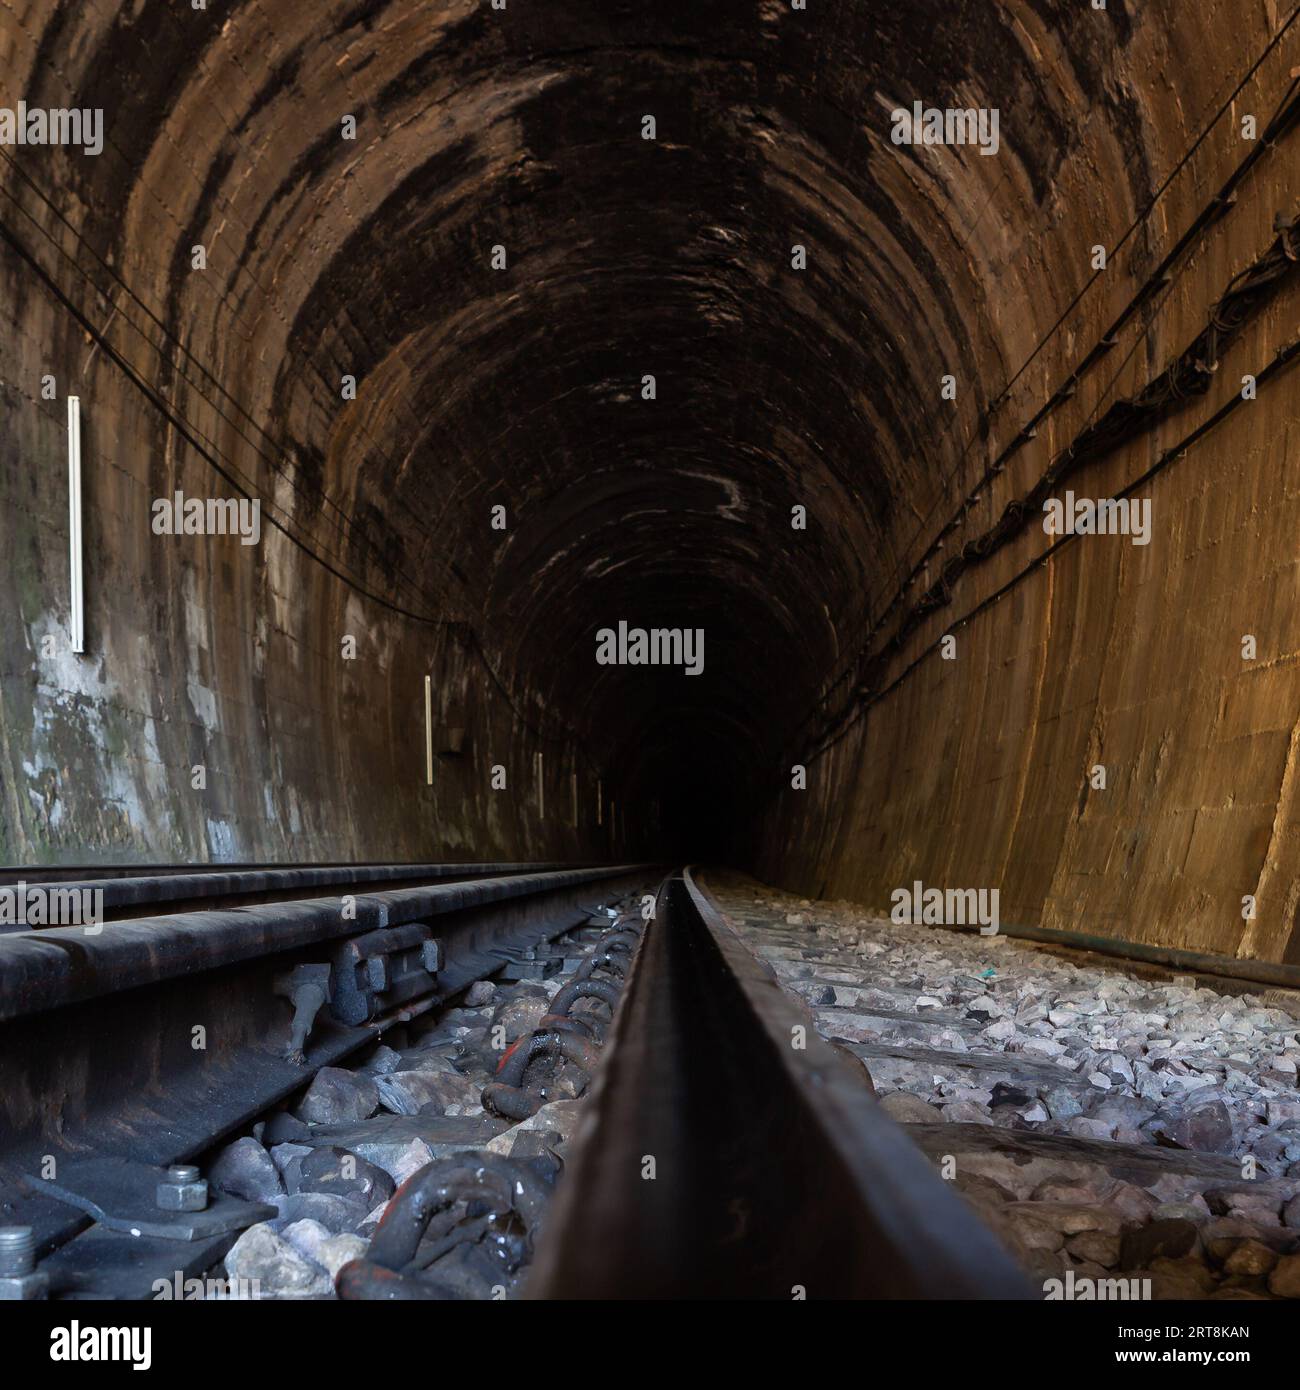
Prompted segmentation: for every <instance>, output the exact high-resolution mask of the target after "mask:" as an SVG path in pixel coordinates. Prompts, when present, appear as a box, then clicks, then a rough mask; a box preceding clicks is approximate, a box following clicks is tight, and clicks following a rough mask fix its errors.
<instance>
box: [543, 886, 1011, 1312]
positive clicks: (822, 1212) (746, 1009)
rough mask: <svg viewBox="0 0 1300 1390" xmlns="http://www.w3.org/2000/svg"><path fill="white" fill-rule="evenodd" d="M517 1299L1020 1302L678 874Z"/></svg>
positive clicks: (1004, 1269)
mask: <svg viewBox="0 0 1300 1390" xmlns="http://www.w3.org/2000/svg"><path fill="white" fill-rule="evenodd" d="M606 1051H607V1053H608V1055H607V1056H606V1058H605V1059H604V1061H603V1063H602V1065H601V1068H600V1071H599V1073H598V1077H597V1082H596V1085H595V1087H594V1089H593V1092H592V1095H591V1098H590V1100H589V1102H588V1107H589V1108H588V1110H587V1113H586V1115H585V1117H584V1120H583V1124H582V1127H581V1129H580V1130H579V1133H578V1136H577V1138H576V1143H575V1147H574V1150H573V1151H572V1153H571V1155H570V1161H569V1170H568V1172H567V1173H566V1174H565V1176H564V1179H563V1181H562V1182H561V1184H560V1189H559V1193H558V1195H557V1197H556V1200H555V1204H554V1207H553V1208H552V1210H551V1211H550V1212H549V1213H548V1217H547V1221H546V1226H545V1230H544V1232H543V1233H542V1235H541V1238H540V1241H539V1246H538V1250H537V1254H536V1258H535V1261H534V1264H533V1272H532V1276H531V1279H530V1282H529V1285H528V1294H529V1296H530V1297H534V1298H722V1297H726V1298H752V1297H767V1298H780V1299H791V1298H799V1297H808V1298H828V1297H830V1298H833V1297H850V1298H967V1299H970V1298H997V1299H1006V1298H1030V1297H1032V1294H1031V1292H1030V1290H1029V1288H1028V1286H1027V1285H1026V1284H1025V1282H1024V1280H1023V1277H1022V1276H1021V1274H1020V1273H1019V1271H1018V1270H1017V1268H1016V1267H1015V1265H1014V1264H1013V1263H1012V1261H1011V1259H1010V1257H1009V1256H1008V1255H1007V1254H1006V1253H1005V1251H1003V1249H1002V1247H1001V1246H1000V1245H999V1244H998V1243H997V1242H996V1240H995V1239H994V1238H993V1236H992V1235H991V1234H990V1233H989V1232H988V1231H987V1230H985V1228H984V1227H983V1226H982V1225H981V1224H980V1223H979V1222H978V1220H977V1219H976V1218H975V1216H974V1215H973V1213H972V1212H971V1211H970V1209H969V1208H968V1207H967V1206H966V1205H965V1203H964V1202H962V1200H961V1199H960V1198H959V1197H958V1196H957V1195H956V1194H955V1193H954V1192H953V1191H952V1189H951V1188H949V1187H948V1185H947V1184H946V1183H944V1182H943V1181H942V1180H941V1179H940V1178H939V1177H938V1176H937V1174H935V1173H934V1171H933V1170H932V1169H931V1167H930V1166H929V1164H928V1163H927V1162H926V1160H925V1159H924V1158H923V1157H922V1155H921V1154H920V1153H919V1152H918V1151H917V1150H916V1149H915V1148H914V1147H913V1146H912V1144H911V1142H910V1141H909V1140H908V1139H907V1138H906V1137H905V1135H904V1133H903V1131H902V1130H901V1129H899V1128H898V1126H896V1125H895V1124H894V1123H893V1122H892V1121H891V1120H890V1119H889V1118H888V1117H887V1116H886V1115H885V1114H884V1112H883V1111H881V1110H880V1109H879V1108H878V1107H877V1105H876V1103H875V1101H874V1100H873V1099H872V1097H871V1095H870V1094H869V1092H868V1090H867V1087H866V1086H865V1085H864V1082H863V1078H862V1076H861V1074H860V1073H855V1072H854V1070H853V1069H852V1067H851V1066H850V1065H849V1064H848V1063H847V1062H846V1061H845V1060H844V1059H843V1058H842V1057H840V1056H838V1055H837V1054H836V1053H835V1051H834V1050H833V1049H832V1048H831V1047H830V1046H829V1045H828V1044H827V1043H825V1042H824V1041H822V1039H820V1038H819V1037H818V1036H817V1035H816V1033H815V1032H814V1031H813V1030H812V1029H811V1027H809V1026H808V1021H807V1019H806V1018H805V1017H804V1016H802V1015H801V1014H800V1013H799V1012H798V1011H797V1010H796V1008H795V1006H794V1005H793V1003H792V1002H791V1001H790V999H789V998H788V996H787V995H786V994H785V993H784V991H783V990H782V989H781V988H780V986H779V985H778V984H777V982H776V981H775V979H773V978H772V977H771V975H770V974H769V973H767V972H766V971H765V969H764V967H763V966H761V965H760V964H759V962H758V961H757V960H755V958H754V957H753V956H752V955H751V954H750V952H749V951H748V950H747V949H746V948H745V947H744V946H743V945H742V944H741V942H740V940H739V939H738V938H737V937H736V935H735V934H734V933H733V932H732V931H731V930H730V928H728V927H727V926H726V924H725V923H724V922H723V920H722V918H721V916H720V915H719V913H718V912H717V910H716V909H715V908H714V906H713V904H712V903H711V902H710V900H709V899H708V897H707V895H706V894H704V893H703V892H701V890H700V888H699V887H698V885H697V884H696V883H695V882H694V880H693V879H692V877H691V875H690V873H689V872H685V873H683V874H682V875H680V876H673V877H671V878H669V879H667V880H666V881H665V883H664V884H663V886H662V888H661V889H660V891H659V894H658V898H657V901H656V909H655V917H654V920H653V921H652V922H651V923H650V925H649V927H648V929H647V931H646V932H645V934H644V936H643V939H642V943H641V945H640V947H639V949H638V952H637V957H636V961H635V965H634V968H633V970H632V973H631V978H630V980H629V982H628V986H627V988H626V990H625V991H624V994H623V999H622V1003H621V1005H620V1008H619V1011H618V1016H617V1018H616V1020H615V1024H614V1028H613V1030H612V1031H611V1035H610V1041H609V1044H608V1045H607V1048H606Z"/></svg>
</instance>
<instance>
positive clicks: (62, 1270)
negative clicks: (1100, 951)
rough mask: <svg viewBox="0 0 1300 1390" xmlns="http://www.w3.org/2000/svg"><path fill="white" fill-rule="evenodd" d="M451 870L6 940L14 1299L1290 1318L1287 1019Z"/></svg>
mask: <svg viewBox="0 0 1300 1390" xmlns="http://www.w3.org/2000/svg"><path fill="white" fill-rule="evenodd" d="M435 867H437V868H438V869H439V871H440V872H439V873H437V874H432V873H431V874H429V876H428V881H425V882H423V883H420V884H418V885H413V884H412V883H411V882H410V879H411V878H412V877H413V876H416V875H418V873H420V872H421V871H422V870H421V869H420V868H418V867H417V866H366V868H367V872H365V873H361V872H360V871H358V870H354V871H353V872H352V874H351V876H350V877H349V876H348V871H347V869H346V867H345V866H313V867H312V868H311V869H302V870H292V871H275V870H266V869H265V868H261V867H259V868H256V869H245V870H240V871H238V872H237V873H236V874H234V875H233V876H231V875H225V874H220V875H216V876H214V882H213V884H212V885H211V886H212V888H213V890H214V891H212V892H211V893H208V894H206V895H205V894H203V893H202V892H200V893H199V894H198V896H199V897H200V898H201V899H202V898H204V897H206V900H207V901H208V902H220V903H222V905H221V906H208V907H204V908H200V909H197V910H196V909H194V908H193V906H192V904H193V902H194V900H195V897H196V892H195V890H196V888H198V889H202V888H204V887H205V885H203V884H201V883H197V882H195V881H194V880H197V879H202V878H206V877H208V876H207V875H195V874H189V875H156V876H151V875H139V876H134V877H136V878H139V879H142V880H145V879H150V878H152V879H153V880H154V883H155V887H154V888H153V889H151V890H150V891H152V892H155V893H157V894H159V895H160V896H159V897H158V898H157V899H155V901H157V902H164V901H170V902H171V903H172V904H174V905H175V906H176V907H177V909H178V910H176V911H173V912H170V913H165V914H162V913H159V914H155V915H151V916H124V917H122V918H120V919H118V920H115V921H110V922H109V923H108V924H107V925H106V926H105V927H104V928H103V929H102V930H100V931H99V932H97V933H95V934H90V933H87V932H86V931H85V930H79V929H78V928H76V927H61V928H52V929H46V930H39V929H30V928H29V929H25V930H23V931H21V932H14V933H10V934H8V935H6V936H4V937H2V938H0V1097H2V1099H0V1104H2V1105H3V1107H4V1112H5V1118H6V1123H5V1128H4V1142H3V1146H2V1148H0V1211H2V1218H0V1224H3V1225H5V1226H6V1227H7V1230H6V1231H4V1232H0V1262H4V1261H8V1262H9V1265H8V1266H6V1267H12V1268H14V1269H19V1268H21V1269H22V1271H24V1272H22V1273H19V1274H17V1275H13V1274H11V1275H9V1276H3V1275H0V1281H2V1280H4V1279H5V1278H8V1280H9V1285H8V1287H10V1288H19V1289H21V1290H24V1291H25V1292H26V1293H27V1294H28V1295H44V1296H47V1297H50V1298H52V1299H54V1300H78V1299H87V1298H106V1297H107V1298H119V1299H145V1298H159V1297H165V1298H173V1299H174V1298H190V1297H208V1298H225V1297H259V1298H270V1299H284V1298H292V1299H308V1300H315V1299H329V1298H335V1297H337V1298H341V1299H343V1300H344V1301H361V1300H376V1299H377V1300H385V1301H394V1300H396V1301H412V1300H443V1299H484V1300H494V1299H500V1298H518V1297H528V1298H569V1297H579V1298H683V1297H685V1298H705V1297H748V1298H777V1299H786V1300H788V1299H802V1298H843V1297H850V1298H895V1299H897V1298H909V1299H911V1298H931V1299H952V1298H960V1299H1039V1298H1044V1297H1048V1298H1054V1297H1057V1296H1060V1297H1083V1298H1087V1297H1090V1296H1094V1295H1091V1294H1089V1293H1088V1292H1083V1293H1078V1292H1077V1290H1087V1289H1089V1288H1093V1289H1095V1288H1096V1287H1101V1288H1102V1289H1103V1292H1102V1293H1101V1294H1100V1295H1099V1296H1100V1297H1103V1298H1104V1297H1107V1296H1114V1297H1125V1298H1128V1297H1130V1293H1129V1292H1128V1289H1129V1285H1130V1283H1131V1284H1132V1286H1133V1289H1134V1290H1135V1291H1134V1292H1132V1294H1131V1296H1132V1297H1133V1298H1135V1299H1142V1298H1144V1297H1147V1296H1152V1297H1156V1298H1161V1297H1198V1298H1207V1299H1212V1300H1224V1299H1263V1298H1284V1297H1294V1296H1296V1295H1297V1293H1300V1289H1296V1288H1295V1287H1294V1285H1293V1284H1292V1283H1291V1282H1289V1281H1290V1280H1292V1279H1293V1277H1295V1272H1296V1271H1297V1270H1300V1230H1297V1229H1296V1227H1297V1225H1298V1224H1300V1199H1298V1198H1297V1193H1300V1166H1296V1165H1297V1160H1300V1150H1297V1153H1296V1154H1295V1155H1290V1154H1289V1149H1290V1147H1291V1146H1292V1145H1293V1144H1300V1106H1297V1107H1296V1110H1295V1116H1294V1120H1293V1119H1292V1118H1291V1111H1290V1110H1289V1109H1288V1108H1287V1107H1288V1106H1292V1105H1295V1101H1296V1099H1297V1097H1296V1092H1295V1076H1294V1065H1293V1059H1294V1058H1297V1057H1300V1037H1298V1035H1297V1031H1296V1030H1297V1027H1300V1024H1298V1023H1297V1016H1298V1015H1300V1009H1297V1008H1296V1005H1295V1002H1294V1001H1295V999H1296V998H1300V996H1291V995H1287V994H1282V993H1274V994H1270V995H1269V996H1268V997H1267V998H1261V997H1259V996H1258V995H1256V994H1254V993H1252V992H1250V991H1249V990H1248V989H1246V988H1245V987H1244V986H1240V985H1239V986H1237V987H1236V988H1235V989H1234V988H1233V987H1231V986H1230V985H1229V983H1228V982H1226V981H1220V982H1219V986H1220V988H1221V989H1222V990H1223V991H1224V992H1222V993H1219V992H1216V991H1214V990H1209V989H1206V988H1204V986H1203V984H1202V986H1201V987H1198V986H1197V982H1196V981H1195V980H1193V981H1192V982H1191V983H1190V984H1189V983H1188V982H1186V981H1181V982H1177V981H1176V982H1174V983H1168V982H1167V972H1166V982H1164V983H1161V981H1160V976H1159V972H1158V970H1157V969H1156V968H1155V967H1153V966H1150V965H1146V966H1127V965H1119V964H1116V963H1114V962H1110V963H1104V962H1103V963H1098V962H1097V961H1096V960H1095V958H1093V957H1079V956H1077V955H1075V956H1071V957H1069V958H1066V957H1064V956H1063V955H1062V954H1061V953H1060V949H1059V947H1045V946H1043V945H1041V944H1031V943H1027V942H1016V941H1009V940H1007V939H1006V938H1001V937H996V938H985V937H963V936H960V935H957V934H954V933H949V932H944V931H935V930H933V929H929V928H921V927H900V926H896V925H894V924H891V923H882V922H879V921H876V920H874V919H872V918H870V917H869V916H867V915H865V914H863V913H862V912H861V911H860V910H859V909H857V908H854V907H851V906H849V905H844V904H840V905H833V904H817V905H811V904H801V903H799V902H798V901H797V900H794V899H789V898H786V897H784V896H783V895H779V894H774V893H772V892H770V891H769V890H766V889H763V888H761V887H760V886H759V885H757V884H755V883H753V882H752V881H749V880H743V879H739V878H736V877H734V876H727V875H717V874H706V875H697V874H694V873H692V872H691V871H689V870H683V871H679V872H674V873H672V874H669V875H668V876H667V878H663V877H662V871H660V872H658V873H656V872H655V871H653V870H652V869H651V868H650V867H648V866H637V865H628V866H618V867H612V868H611V867H606V868H585V869H564V870H558V869H548V870H546V871H544V872H538V871H536V870H535V869H530V871H528V872H518V871H516V870H517V867H518V866H500V865H499V866H492V869H493V872H492V874H491V876H486V875H483V874H480V875H479V876H478V877H475V878H468V879H462V878H461V877H460V874H461V872H462V871H463V870H465V869H466V868H467V867H469V866H451V865H447V866H435ZM413 870H414V873H413ZM284 872H287V873H288V874H290V875H294V876H296V877H294V878H293V880H292V883H291V882H290V879H289V878H277V877H276V876H275V875H276V874H279V873H284ZM248 874H256V875H258V876H259V877H258V878H257V879H256V880H254V879H253V878H250V877H247V876H243V877H241V875H248ZM301 875H306V876H307V877H297V876H301ZM322 876H324V877H322ZM131 878H132V876H125V877H123V878H121V879H119V880H118V882H119V883H123V884H126V885H127V887H126V888H125V890H124V892H125V894H126V896H125V897H124V898H123V899H122V904H123V906H124V907H127V908H130V909H132V910H134V909H135V908H136V907H137V906H139V905H140V903H141V902H143V901H144V899H143V898H132V897H131V895H132V894H134V893H135V892H136V891H137V890H136V889H135V888H134V887H133V886H132V885H131V882H130V880H131ZM221 878H231V880H232V881H231V882H227V883H220V884H218V883H217V882H216V880H217V879H221ZM168 879H170V880H173V881H174V884H175V886H174V890H173V894H172V897H171V898H170V899H167V898H166V897H165V894H166V889H165V887H164V886H163V884H164V880H168ZM70 881H78V880H70ZM294 885H296V886H297V887H298V888H300V889H310V890H322V889H324V890H328V889H330V888H332V889H334V890H335V891H334V892H333V893H330V892H328V891H325V892H321V891H316V892H315V893H314V895H313V896H307V897H301V898H284V897H283V896H282V894H284V893H286V892H288V893H292V892H293V891H294ZM341 889H348V890H351V891H347V892H340V891H339V890H341ZM259 891H265V892H266V893H268V894H271V895H274V896H273V897H271V898H270V899H269V900H265V901H260V902H259V901H257V900H256V899H257V894H258V892H259ZM232 892H233V893H234V894H235V896H236V897H237V898H238V899H239V901H238V902H237V903H234V904H231V903H229V902H228V901H227V899H228V898H229V896H230V895H231V893H232ZM345 902H347V903H349V904H350V905H351V907H350V910H349V911H348V912H346V913H345V912H344V911H343V904H344V903H345ZM181 909H184V910H181ZM1161 991H1165V993H1161ZM1170 991H1172V992H1173V993H1172V994H1170V993H1169V992H1170ZM1174 995H1177V996H1178V999H1177V1000H1175V1002H1178V1001H1179V1000H1181V1003H1182V1004H1183V1005H1185V1006H1186V1007H1184V1008H1183V1009H1182V1012H1181V1013H1179V1012H1178V1011H1177V1010H1176V1009H1174V1008H1173V1005H1172V1004H1171V1003H1170V1000H1171V999H1173V998H1174ZM1162 1008H1163V1009H1164V1010H1165V1013H1164V1014H1163V1015H1161V1014H1160V1009H1162ZM1193 1014H1194V1015H1195V1018H1193ZM1203 1018H1208V1019H1210V1020H1212V1022H1213V1024H1214V1026H1213V1027H1201V1026H1199V1024H1198V1023H1197V1020H1201V1019H1203ZM1234 1028H1236V1029H1237V1031H1236V1032H1234V1031H1233V1030H1234ZM1108 1034H1110V1035H1114V1036H1108ZM1139 1034H1141V1037H1142V1041H1141V1043H1139V1042H1138V1041H1137V1039H1138V1036H1139ZM1121 1035H1122V1036H1121ZM1225 1039H1230V1040H1231V1041H1228V1042H1226V1043H1225V1042H1224V1040H1225ZM1157 1063H1158V1065H1157ZM1193 1063H1195V1064H1196V1065H1193ZM1219 1063H1221V1064H1222V1069H1223V1073H1224V1075H1223V1077H1222V1082H1221V1084H1216V1080H1217V1073H1215V1072H1214V1070H1213V1068H1214V1065H1216V1064H1219ZM1206 1077H1209V1079H1208V1080H1204V1078H1206ZM1288 1077H1289V1089H1288ZM1189 1078H1191V1079H1192V1080H1194V1081H1195V1084H1194V1085H1193V1084H1191V1082H1190V1081H1189ZM1207 1088H1208V1089H1207ZM1211 1092H1212V1093H1213V1094H1211ZM1174 1093H1177V1094H1176V1096H1175V1094H1174ZM1189 1098H1190V1099H1191V1100H1195V1101H1196V1102H1197V1103H1196V1104H1182V1102H1183V1101H1187V1100H1189ZM1215 1105H1218V1106H1221V1108H1222V1114H1221V1113H1220V1112H1219V1111H1218V1110H1215V1109H1214V1108H1213V1107H1214V1106H1215ZM1144 1113H1145V1118H1143V1115H1144ZM1223 1114H1226V1115H1227V1117H1228V1127H1227V1130H1226V1131H1224V1130H1223V1127H1222V1124H1220V1129H1219V1131H1217V1132H1216V1131H1213V1130H1212V1127H1211V1122H1212V1121H1213V1120H1219V1121H1222V1118H1223ZM1180 1119H1181V1120H1187V1121H1188V1123H1189V1124H1190V1125H1191V1128H1188V1129H1183V1130H1177V1129H1176V1122H1177V1121H1178V1120H1180ZM1162 1126H1163V1128H1162ZM1197 1126H1200V1128H1197ZM1197 1135H1200V1136H1201V1137H1205V1136H1209V1135H1214V1136H1215V1138H1214V1145H1213V1151H1211V1149H1208V1148H1207V1149H1204V1150H1198V1149H1197V1148H1196V1146H1195V1145H1194V1144H1190V1143H1188V1142H1185V1141H1188V1140H1189V1139H1191V1138H1194V1137H1196V1136H1197ZM927 1160H928V1161H927ZM1293 1166H1295V1171H1294V1172H1292V1171H1290V1169H1291V1168H1292V1167H1293ZM1248 1170H1249V1171H1250V1173H1251V1176H1247V1171H1248ZM24 1231H30V1236H26V1235H24V1234H23V1232H24ZM596 1233H598V1236H597V1234H596ZM24 1281H25V1282H24ZM1144 1281H1145V1285H1146V1286H1145V1287H1144ZM1058 1285H1059V1288H1058V1287H1057V1286H1058ZM0 1287H4V1285H3V1284H2V1283H0ZM1067 1288H1068V1290H1069V1291H1068V1292H1066V1291H1065V1290H1066V1289H1067ZM1107 1289H1109V1290H1111V1292H1110V1294H1109V1295H1108V1294H1107V1292H1105V1290H1107ZM1121 1289H1122V1290H1123V1291H1122V1292H1121V1291H1120V1290H1121ZM1293 1290H1294V1291H1293Z"/></svg>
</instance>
